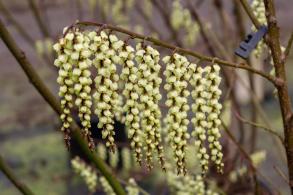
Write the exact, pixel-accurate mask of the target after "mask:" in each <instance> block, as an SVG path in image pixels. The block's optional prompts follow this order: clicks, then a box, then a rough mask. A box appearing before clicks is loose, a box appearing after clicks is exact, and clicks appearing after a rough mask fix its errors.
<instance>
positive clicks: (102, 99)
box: [93, 31, 119, 152]
mask: <svg viewBox="0 0 293 195" xmlns="http://www.w3.org/2000/svg"><path fill="white" fill-rule="evenodd" d="M94 40H95V41H96V42H97V43H100V44H99V46H98V48H97V51H96V54H95V59H94V61H93V63H94V65H95V67H96V69H97V76H96V78H95V87H96V92H95V93H94V99H95V102H96V103H95V105H96V109H95V114H96V115H97V116H98V118H99V123H98V128H102V138H103V139H106V140H107V141H106V146H107V147H108V148H109V149H110V150H111V151H112V152H114V151H115V148H116V145H115V143H114V135H115V132H114V108H115V106H116V105H117V102H119V99H118V93H117V90H118V84H117V82H118V80H119V76H118V75H117V73H116V66H115V64H114V62H113V60H112V57H114V56H115V51H114V49H113V48H112V43H111V40H109V36H108V35H107V34H106V33H105V32H104V31H102V32H101V33H100V36H97V37H95V38H94Z"/></svg>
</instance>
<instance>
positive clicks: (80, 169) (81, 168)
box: [71, 156, 98, 192]
mask: <svg viewBox="0 0 293 195" xmlns="http://www.w3.org/2000/svg"><path fill="white" fill-rule="evenodd" d="M71 165H72V168H73V170H74V172H75V173H77V174H79V175H80V176H81V177H82V178H83V179H84V181H85V183H86V185H87V187H88V189H89V191H91V192H94V191H96V189H97V183H98V178H97V172H96V170H95V169H94V168H92V167H91V166H89V165H87V164H86V163H85V162H84V161H83V160H81V159H80V158H79V157H78V156H77V157H75V158H74V159H72V160H71Z"/></svg>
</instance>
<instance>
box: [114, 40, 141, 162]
mask: <svg viewBox="0 0 293 195" xmlns="http://www.w3.org/2000/svg"><path fill="white" fill-rule="evenodd" d="M119 56H120V57H121V59H122V61H123V63H122V64H123V69H122V73H121V76H120V77H121V79H122V80H123V81H124V82H125V87H124V90H123V92H122V93H123V95H124V97H125V98H126V103H125V105H124V107H123V110H124V112H125V113H126V117H125V125H126V128H127V133H128V138H129V139H130V141H131V143H130V146H131V148H132V150H134V152H135V159H136V161H137V162H138V163H139V164H140V165H141V163H142V141H141V134H142V132H141V130H140V117H139V92H138V88H139V86H138V84H137V83H138V80H139V77H138V74H137V73H138V69H137V67H135V64H134V61H133V60H134V49H133V47H131V46H129V45H127V46H126V45H125V47H124V49H123V51H121V52H120V54H119Z"/></svg>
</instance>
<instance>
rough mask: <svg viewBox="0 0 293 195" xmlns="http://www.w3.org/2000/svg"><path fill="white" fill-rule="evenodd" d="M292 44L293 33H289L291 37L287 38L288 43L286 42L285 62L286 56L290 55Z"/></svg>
mask: <svg viewBox="0 0 293 195" xmlns="http://www.w3.org/2000/svg"><path fill="white" fill-rule="evenodd" d="M292 43H293V32H292V33H291V36H290V38H289V41H288V44H287V47H286V50H285V56H284V57H285V60H286V59H287V58H288V56H289V54H290V50H291V47H292Z"/></svg>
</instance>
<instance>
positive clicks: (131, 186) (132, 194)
mask: <svg viewBox="0 0 293 195" xmlns="http://www.w3.org/2000/svg"><path fill="white" fill-rule="evenodd" d="M126 191H127V194H128V195H139V189H138V186H137V183H136V182H135V180H134V179H133V178H129V180H128V185H127V186H126Z"/></svg>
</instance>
